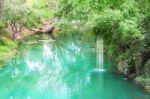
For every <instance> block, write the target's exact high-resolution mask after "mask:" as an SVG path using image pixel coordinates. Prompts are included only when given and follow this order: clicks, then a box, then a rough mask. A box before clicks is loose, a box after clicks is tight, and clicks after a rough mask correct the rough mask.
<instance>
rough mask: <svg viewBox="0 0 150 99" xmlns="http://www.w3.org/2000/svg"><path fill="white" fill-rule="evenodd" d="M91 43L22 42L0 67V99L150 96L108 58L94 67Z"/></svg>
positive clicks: (131, 98) (133, 98) (128, 98)
mask: <svg viewBox="0 0 150 99" xmlns="http://www.w3.org/2000/svg"><path fill="white" fill-rule="evenodd" d="M41 39H43V38H41ZM92 47H93V44H92V43H89V42H85V41H81V40H69V39H67V40H58V41H55V42H46V41H43V42H39V43H38V44H34V45H28V44H25V43H23V45H22V46H20V49H18V51H19V52H18V55H17V56H16V58H13V59H10V60H8V61H7V62H6V64H5V67H4V68H3V69H1V70H0V99H150V96H148V95H146V94H145V93H144V92H143V91H142V90H141V89H140V88H138V87H137V86H136V85H135V84H134V83H133V82H131V81H127V80H123V79H122V77H121V76H118V75H116V74H114V73H112V72H111V70H110V69H109V68H110V67H111V65H110V64H109V63H108V62H105V63H104V68H105V69H106V71H105V72H99V71H97V70H96V53H94V52H93V49H92Z"/></svg>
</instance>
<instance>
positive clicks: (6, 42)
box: [0, 35, 18, 68]
mask: <svg viewBox="0 0 150 99" xmlns="http://www.w3.org/2000/svg"><path fill="white" fill-rule="evenodd" d="M17 46H18V41H13V40H11V39H10V38H8V37H7V36H6V35H0V68H2V66H3V64H4V61H5V60H8V59H10V58H12V57H14V56H15V54H16V48H17Z"/></svg>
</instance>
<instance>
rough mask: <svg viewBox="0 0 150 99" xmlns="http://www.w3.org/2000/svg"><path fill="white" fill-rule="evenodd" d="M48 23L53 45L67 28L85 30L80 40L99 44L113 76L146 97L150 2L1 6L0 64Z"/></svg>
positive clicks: (28, 0)
mask: <svg viewBox="0 0 150 99" xmlns="http://www.w3.org/2000/svg"><path fill="white" fill-rule="evenodd" d="M47 20H49V21H51V25H49V26H50V28H49V29H51V28H53V27H51V26H52V25H53V23H54V27H57V28H55V29H54V31H53V32H52V31H51V32H52V33H51V36H52V38H54V39H55V40H57V39H59V38H62V37H64V36H66V34H67V33H68V32H67V31H72V30H73V28H71V27H70V24H68V23H69V22H73V23H75V24H79V25H80V26H79V27H81V28H82V26H83V25H84V26H86V25H88V29H86V30H85V31H87V33H86V34H84V35H83V36H84V38H86V39H87V41H88V39H89V37H91V36H92V35H93V36H94V37H95V38H96V37H98V36H100V37H102V38H103V40H104V56H105V60H108V61H110V62H111V63H112V64H113V67H114V70H113V71H114V72H115V73H117V74H118V75H122V77H125V78H127V79H132V80H134V81H135V82H136V83H137V84H139V85H140V86H142V88H143V89H145V91H146V92H148V93H150V0H0V62H1V63H3V61H4V60H6V59H8V57H10V56H15V55H14V53H15V52H16V49H17V48H18V46H19V45H20V42H22V40H23V39H24V38H25V37H27V36H30V35H31V34H34V33H35V32H39V31H40V32H44V29H43V30H38V29H39V28H40V27H41V26H42V25H43V24H44V22H45V21H47ZM62 20H63V21H62ZM64 20H65V21H64ZM42 22H43V23H42ZM58 28H59V29H58ZM75 28H76V27H75ZM33 31H34V32H33ZM45 31H46V30H45ZM64 31H65V32H64ZM75 31H78V29H77V30H75ZM89 31H90V33H92V34H90V33H89ZM58 32H59V33H58ZM65 33H66V34H65ZM69 33H70V32H69ZM67 35H68V34H67ZM69 35H72V36H74V35H78V34H76V33H74V32H72V34H71V33H70V34H69ZM85 42H86V40H85Z"/></svg>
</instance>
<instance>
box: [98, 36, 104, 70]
mask: <svg viewBox="0 0 150 99" xmlns="http://www.w3.org/2000/svg"><path fill="white" fill-rule="evenodd" d="M103 50H104V48H103V39H102V38H101V37H97V39H96V68H97V69H98V71H105V69H104V65H103V61H104V55H103Z"/></svg>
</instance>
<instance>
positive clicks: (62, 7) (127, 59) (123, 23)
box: [57, 0, 150, 73]
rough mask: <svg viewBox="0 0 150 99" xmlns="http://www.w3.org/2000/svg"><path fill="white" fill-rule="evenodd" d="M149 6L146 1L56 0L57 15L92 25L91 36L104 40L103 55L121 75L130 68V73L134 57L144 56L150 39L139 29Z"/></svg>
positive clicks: (141, 28) (133, 66)
mask: <svg viewBox="0 0 150 99" xmlns="http://www.w3.org/2000/svg"><path fill="white" fill-rule="evenodd" d="M149 6H150V1H149V0H138V1H137V0H125V1H124V0H59V7H58V8H59V9H58V12H57V15H58V16H63V17H66V18H68V19H71V20H72V19H78V20H81V21H84V22H87V23H91V27H93V33H94V34H96V35H100V36H102V37H103V39H104V41H105V54H106V56H107V57H109V58H111V59H112V60H114V63H115V64H119V65H118V66H119V67H117V68H121V69H120V71H121V72H124V70H126V69H129V70H131V68H132V69H133V71H132V70H131V71H132V72H131V73H133V72H135V71H136V70H137V69H136V64H138V63H137V60H138V59H140V58H139V57H140V56H139V57H135V55H137V54H138V53H141V54H143V50H144V49H145V48H144V46H145V44H147V43H146V42H147V41H149V40H148V39H149V37H150V36H148V34H149V32H147V33H144V32H143V31H145V29H143V26H141V24H143V23H142V21H143V19H144V18H145V17H147V16H149V8H150V7H149ZM68 8H69V9H68ZM145 26H147V25H145ZM148 26H149V25H148ZM148 26H147V28H149V27H148ZM145 28H146V27H145ZM147 30H148V29H147ZM146 38H147V40H146ZM149 52H150V51H149ZM114 57H115V58H114Z"/></svg>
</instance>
